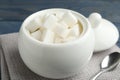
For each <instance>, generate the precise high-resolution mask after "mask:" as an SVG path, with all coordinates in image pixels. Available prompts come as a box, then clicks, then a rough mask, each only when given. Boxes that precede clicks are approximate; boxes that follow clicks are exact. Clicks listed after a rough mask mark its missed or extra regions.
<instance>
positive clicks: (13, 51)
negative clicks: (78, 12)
mask: <svg viewBox="0 0 120 80" xmlns="http://www.w3.org/2000/svg"><path fill="white" fill-rule="evenodd" d="M114 51H119V52H120V49H119V48H118V47H117V46H116V45H115V46H113V47H112V48H111V49H108V50H106V51H102V52H98V53H94V55H93V57H92V59H91V60H90V62H89V63H88V65H87V66H86V67H85V68H84V69H82V70H81V72H80V73H79V74H77V75H75V76H73V77H69V78H66V79H61V80H89V79H90V77H92V76H93V75H94V74H95V73H96V72H98V71H99V70H100V67H99V64H100V62H101V60H102V59H103V58H104V57H105V56H106V55H107V54H109V53H111V52H114ZM0 54H1V80H52V79H47V78H44V77H41V76H39V75H37V74H35V73H33V72H32V71H31V70H29V69H28V68H27V67H26V66H25V64H24V63H23V61H22V59H21V57H20V55H19V51H18V34H17V33H12V34H5V35H1V36H0ZM97 80H120V65H118V66H117V67H116V68H115V69H114V70H113V71H111V72H106V73H104V74H102V75H101V76H100V77H98V79H97Z"/></svg>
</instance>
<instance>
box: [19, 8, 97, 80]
mask: <svg viewBox="0 0 120 80" xmlns="http://www.w3.org/2000/svg"><path fill="white" fill-rule="evenodd" d="M54 11H62V12H65V11H68V9H58V8H55V9H46V10H42V11H39V12H36V13H34V14H32V15H31V16H29V17H28V18H27V19H26V20H25V21H24V22H23V24H22V26H21V29H20V32H19V52H20V55H21V57H22V59H23V61H24V63H25V64H26V65H27V67H28V68H29V69H31V70H32V71H33V72H35V73H37V74H38V75H41V76H44V77H47V78H54V79H59V78H66V77H69V76H72V75H74V74H75V73H78V72H80V70H81V69H82V68H83V67H85V65H86V64H87V63H88V61H89V60H90V58H91V56H92V54H93V51H94V45H95V44H94V43H95V41H94V34H93V30H92V28H91V25H90V24H89V21H88V20H87V18H85V17H84V16H83V15H81V14H80V13H78V12H75V11H72V10H69V11H71V12H72V13H73V14H74V15H75V16H76V17H77V18H78V20H79V21H80V22H81V24H82V26H83V32H82V34H81V36H80V37H79V39H77V40H75V41H72V42H70V43H62V44H52V43H42V42H40V41H38V40H36V39H34V38H32V37H31V36H30V35H29V33H28V32H27V30H26V28H25V27H26V26H27V25H28V24H29V23H30V21H31V20H32V19H34V18H35V17H37V16H39V15H42V14H44V13H50V12H54Z"/></svg>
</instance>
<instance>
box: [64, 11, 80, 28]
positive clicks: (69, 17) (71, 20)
mask: <svg viewBox="0 0 120 80" xmlns="http://www.w3.org/2000/svg"><path fill="white" fill-rule="evenodd" d="M62 21H64V22H66V24H67V25H68V26H69V27H71V26H73V25H74V24H76V23H77V21H78V20H77V18H76V17H75V16H74V15H73V14H72V13H71V12H67V13H65V14H64V15H63V18H62Z"/></svg>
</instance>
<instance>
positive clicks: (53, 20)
mask: <svg viewBox="0 0 120 80" xmlns="http://www.w3.org/2000/svg"><path fill="white" fill-rule="evenodd" d="M57 21H58V19H57V17H56V16H54V15H49V16H48V17H46V19H45V20H44V23H43V27H44V28H46V29H53V28H54V27H55V26H56V25H57Z"/></svg>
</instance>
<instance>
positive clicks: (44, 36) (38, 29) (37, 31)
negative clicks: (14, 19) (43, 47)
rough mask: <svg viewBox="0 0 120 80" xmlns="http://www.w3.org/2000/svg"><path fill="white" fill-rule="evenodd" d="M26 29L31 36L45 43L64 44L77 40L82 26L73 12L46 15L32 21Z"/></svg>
mask: <svg viewBox="0 0 120 80" xmlns="http://www.w3.org/2000/svg"><path fill="white" fill-rule="evenodd" d="M26 29H27V30H28V31H29V32H30V35H31V36H32V37H33V38H35V39H37V40H39V41H41V42H44V43H64V42H70V41H73V40H76V39H77V38H79V36H80V34H81V29H82V27H81V25H80V22H79V21H78V19H77V18H76V16H74V15H73V13H72V12H70V11H68V12H59V13H54V14H48V13H46V14H44V15H43V16H40V17H36V18H35V19H34V20H32V21H30V23H29V25H27V26H26Z"/></svg>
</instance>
